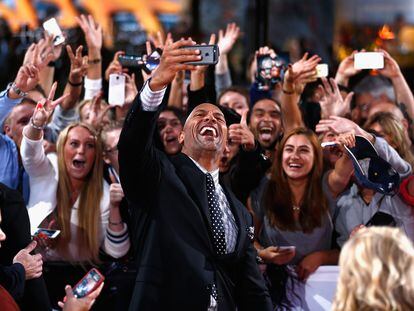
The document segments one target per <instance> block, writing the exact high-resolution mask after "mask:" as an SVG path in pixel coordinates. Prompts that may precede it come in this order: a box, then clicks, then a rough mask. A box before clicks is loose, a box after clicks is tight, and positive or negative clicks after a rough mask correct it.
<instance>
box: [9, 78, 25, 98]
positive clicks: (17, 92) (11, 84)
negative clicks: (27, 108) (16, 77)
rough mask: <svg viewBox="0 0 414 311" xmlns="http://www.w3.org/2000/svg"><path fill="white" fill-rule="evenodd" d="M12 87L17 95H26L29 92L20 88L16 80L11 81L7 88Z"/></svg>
mask: <svg viewBox="0 0 414 311" xmlns="http://www.w3.org/2000/svg"><path fill="white" fill-rule="evenodd" d="M9 89H12V90H13V92H15V93H16V94H17V96H20V97H26V96H27V92H24V91H22V90H21V89H19V88H18V87H17V85H16V82H13V83H10V84H9V85H8V86H7V90H9Z"/></svg>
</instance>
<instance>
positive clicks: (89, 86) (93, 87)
mask: <svg viewBox="0 0 414 311" xmlns="http://www.w3.org/2000/svg"><path fill="white" fill-rule="evenodd" d="M84 86H85V98H84V99H85V100H88V99H92V98H93V97H94V96H95V95H96V94H98V92H99V91H100V90H101V89H102V79H88V78H86V77H85V82H84Z"/></svg>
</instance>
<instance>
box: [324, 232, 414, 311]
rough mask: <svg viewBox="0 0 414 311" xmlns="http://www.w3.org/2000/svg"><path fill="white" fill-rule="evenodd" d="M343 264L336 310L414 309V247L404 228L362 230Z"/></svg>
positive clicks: (345, 251) (352, 240)
mask: <svg viewBox="0 0 414 311" xmlns="http://www.w3.org/2000/svg"><path fill="white" fill-rule="evenodd" d="M339 266H340V272H339V280H338V287H337V291H336V296H335V300H334V303H333V308H332V310H334V311H345V310H346V311H348V310H377V311H382V310H383V311H386V310H396V311H399V310H401V311H402V310H414V247H413V244H412V242H411V241H410V239H408V238H407V236H406V235H405V234H404V233H403V232H402V230H401V229H397V228H390V227H370V228H363V229H361V230H359V231H358V232H357V233H356V234H355V235H354V236H353V237H351V238H350V239H349V240H348V241H347V242H346V243H345V245H344V247H343V249H342V252H341V256H340V259H339Z"/></svg>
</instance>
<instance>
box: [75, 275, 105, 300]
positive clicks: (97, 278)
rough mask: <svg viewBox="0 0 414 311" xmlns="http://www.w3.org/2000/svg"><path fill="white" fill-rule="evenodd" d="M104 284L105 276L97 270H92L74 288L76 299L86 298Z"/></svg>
mask: <svg viewBox="0 0 414 311" xmlns="http://www.w3.org/2000/svg"><path fill="white" fill-rule="evenodd" d="M102 282H103V276H102V275H101V274H100V273H99V272H98V271H97V270H96V269H91V270H90V271H89V272H88V273H87V274H86V275H85V276H84V277H83V278H82V280H80V282H79V283H78V284H76V286H75V287H74V288H73V295H74V296H75V297H76V298H82V297H85V296H87V295H88V294H89V293H90V292H92V291H93V290H95V289H96V287H97V285H99V284H100V283H102Z"/></svg>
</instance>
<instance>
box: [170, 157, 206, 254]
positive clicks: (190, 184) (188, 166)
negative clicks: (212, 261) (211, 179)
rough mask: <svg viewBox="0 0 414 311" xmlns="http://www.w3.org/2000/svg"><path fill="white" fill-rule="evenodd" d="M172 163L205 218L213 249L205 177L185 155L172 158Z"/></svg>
mask: <svg viewBox="0 0 414 311" xmlns="http://www.w3.org/2000/svg"><path fill="white" fill-rule="evenodd" d="M171 162H172V164H173V165H174V167H175V169H176V173H177V175H178V177H179V178H180V180H181V181H182V182H183V184H184V186H185V187H186V189H187V191H188V193H189V195H190V197H191V199H193V201H194V202H195V203H196V205H197V207H198V208H199V211H200V213H201V215H202V217H203V218H204V223H205V224H206V228H207V230H208V238H209V242H210V247H211V249H213V247H212V243H211V223H210V213H209V210H208V203H207V192H206V178H205V175H204V173H203V172H202V171H200V169H199V168H198V167H197V166H196V165H195V164H194V163H193V161H191V159H190V158H189V157H187V156H186V155H184V154H178V155H176V156H173V157H171Z"/></svg>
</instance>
